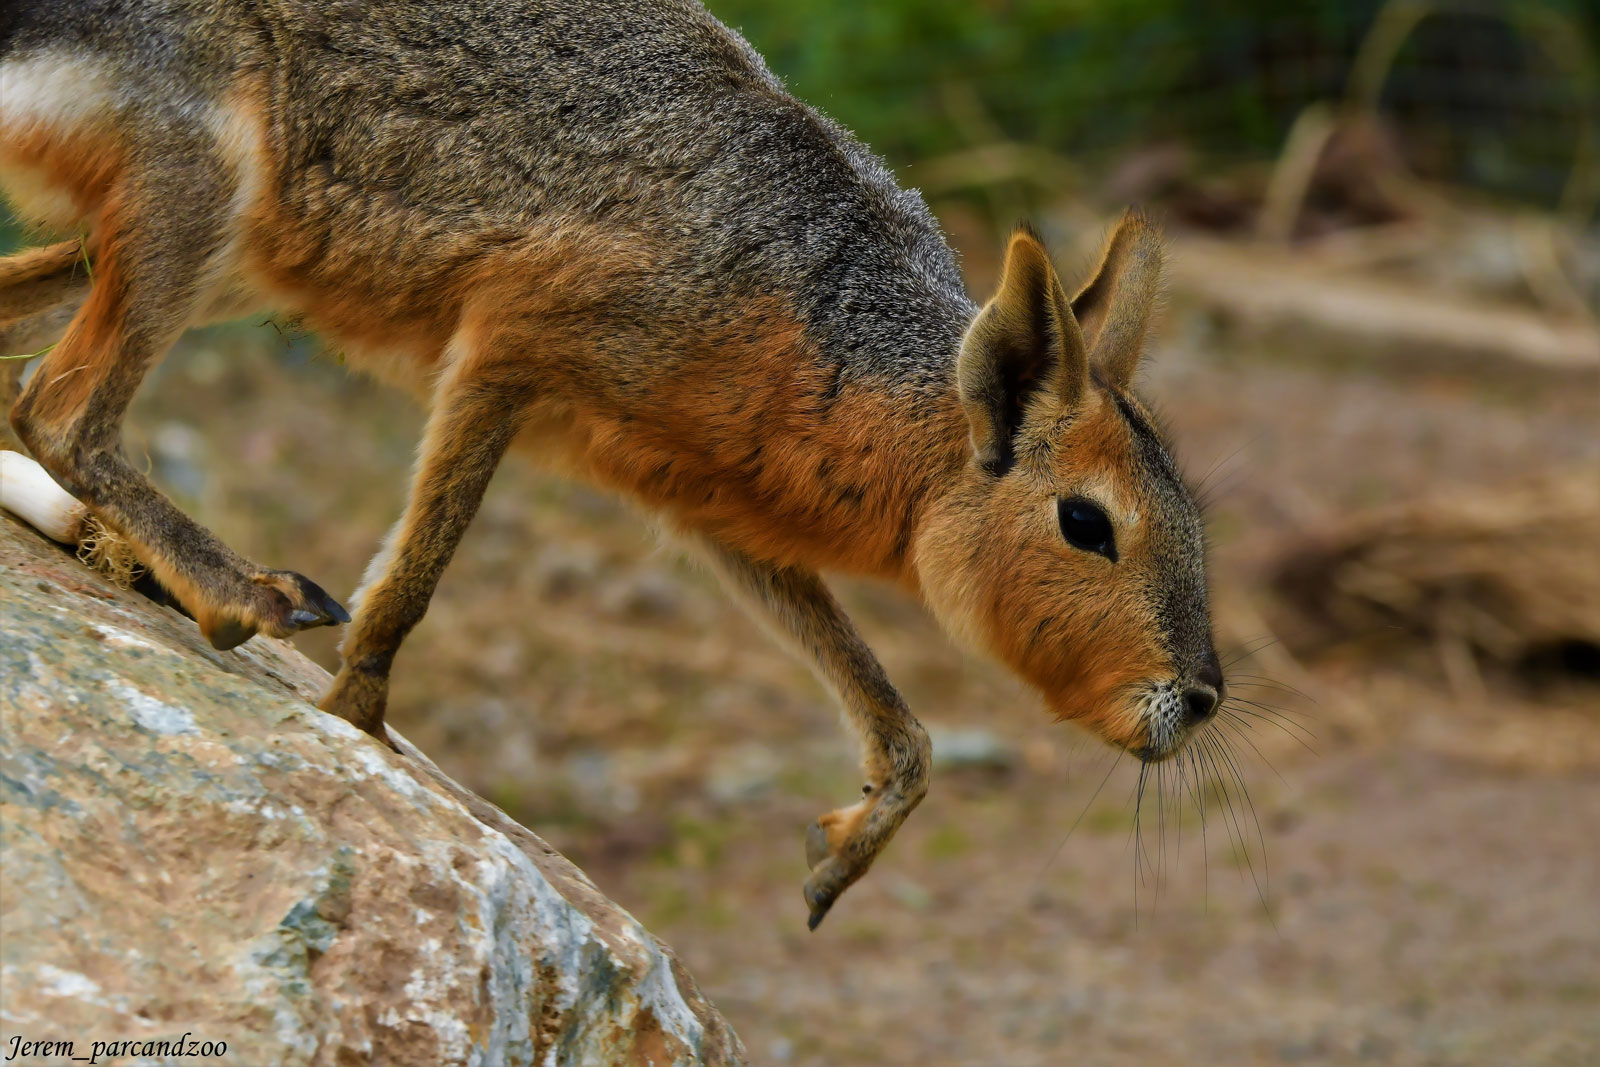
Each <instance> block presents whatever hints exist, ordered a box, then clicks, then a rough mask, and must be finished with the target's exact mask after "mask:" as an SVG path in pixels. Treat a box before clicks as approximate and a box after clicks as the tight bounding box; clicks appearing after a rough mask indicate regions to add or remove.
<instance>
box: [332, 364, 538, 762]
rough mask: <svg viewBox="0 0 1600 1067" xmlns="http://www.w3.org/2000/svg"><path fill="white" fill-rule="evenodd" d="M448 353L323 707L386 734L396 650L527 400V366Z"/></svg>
mask: <svg viewBox="0 0 1600 1067" xmlns="http://www.w3.org/2000/svg"><path fill="white" fill-rule="evenodd" d="M452 347H455V346H452ZM453 354H454V355H455V360H454V362H453V363H452V364H451V367H450V369H449V370H448V371H447V372H446V374H445V376H444V378H443V380H442V381H441V382H440V383H439V386H438V388H437V389H436V391H435V393H434V401H433V408H432V411H431V412H430V413H429V415H428V424H427V428H426V430H425V431H424V433H423V437H422V446H421V448H420V451H419V453H418V458H417V469H416V474H415V475H414V476H413V478H412V481H411V496H410V498H409V500H408V501H407V502H406V511H405V515H404V516H402V518H401V520H400V522H399V524H398V525H396V526H395V528H394V529H393V530H392V531H390V533H389V535H388V537H387V538H385V541H384V546H383V548H382V549H381V550H380V551H379V554H378V556H377V558H376V559H374V561H373V566H371V567H369V568H368V574H367V581H366V584H365V585H364V587H363V588H362V590H361V592H360V594H359V595H358V603H357V604H356V617H355V622H354V623H352V624H351V626H350V628H349V630H348V632H346V634H345V638H344V641H343V643H342V644H341V645H340V647H339V655H340V659H341V664H340V667H339V675H338V677H337V678H335V679H334V681H333V685H332V687H331V688H330V689H329V690H328V694H327V696H325V697H323V699H322V703H321V707H322V709H323V710H324V711H331V712H333V713H334V714H336V715H339V716H341V717H342V718H345V719H348V720H349V721H350V722H352V723H354V724H355V725H356V726H359V727H360V728H361V729H363V730H365V731H367V732H368V733H370V734H372V735H373V736H375V737H378V738H382V739H384V740H387V735H386V734H385V733H384V730H383V716H384V710H385V708H386V706H387V703H388V695H389V668H390V666H391V665H392V664H393V663H394V656H395V653H396V652H397V651H398V650H399V648H400V643H401V642H402V641H403V640H405V636H406V634H408V633H410V632H411V628H412V627H414V626H415V625H416V624H417V623H418V622H419V621H421V619H422V616H423V613H424V612H426V611H427V609H428V601H429V599H430V598H432V596H433V591H434V589H435V588H436V587H437V586H438V584H439V577H440V575H442V574H443V573H444V568H445V565H446V564H447V563H449V562H450V557H451V556H452V555H454V554H455V550H456V545H458V544H459V543H460V542H461V535H462V534H463V533H465V532H466V529H467V524H468V523H470V522H471V521H472V517H473V515H475V514H476V513H477V510H478V505H479V503H481V502H482V500H483V493H484V490H485V489H487V488H488V486H489V479H490V477H491V476H492V475H493V474H494V471H495V468H496V467H497V466H499V464H500V460H501V458H502V457H503V456H504V455H505V452H506V449H507V448H508V447H509V446H510V444H511V440H512V438H514V437H515V436H516V434H517V431H518V429H519V428H520V427H521V425H522V422H523V420H524V417H525V415H526V412H527V409H528V404H529V402H530V400H531V398H532V391H531V387H530V382H529V381H528V377H527V371H526V369H525V367H524V368H519V367H518V366H517V365H516V364H515V363H508V364H498V363H496V362H495V359H494V354H493V353H491V352H482V353H480V352H474V351H457V352H455V353H453Z"/></svg>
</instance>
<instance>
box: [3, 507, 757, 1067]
mask: <svg viewBox="0 0 1600 1067" xmlns="http://www.w3.org/2000/svg"><path fill="white" fill-rule="evenodd" d="M327 680H328V678H327V675H326V673H325V672H323V671H322V670H321V669H320V668H318V667H317V666H315V665H314V664H312V663H311V662H310V661H309V660H306V659H305V658H304V657H303V656H300V655H299V654H298V653H297V652H295V651H294V649H293V647H292V646H290V645H288V644H287V643H285V642H281V641H274V640H269V639H263V638H256V639H255V640H252V641H250V642H248V643H247V644H245V645H243V646H241V647H240V648H238V649H236V650H234V651H231V652H217V651H215V650H213V649H211V648H209V647H208V646H207V645H206V644H205V643H204V641H203V640H202V639H201V638H200V636H199V634H198V632H197V631H196V630H195V628H194V626H193V624H192V623H190V622H189V621H188V620H187V619H184V618H183V617H181V616H179V615H178V614H176V613H175V612H173V611H171V610H169V609H166V608H161V607H158V606H157V605H155V604H154V603H152V602H150V601H149V600H147V599H145V598H143V597H142V596H140V595H139V594H138V593H136V592H129V591H126V590H122V589H118V588H116V587H115V586H114V585H112V584H110V583H109V582H107V581H105V580H104V579H102V578H100V577H99V576H97V575H95V574H94V573H92V572H91V571H89V570H87V569H86V568H84V567H83V566H82V565H81V564H79V563H78V562H77V561H76V560H75V559H74V558H73V557H72V556H71V555H69V554H68V553H66V552H65V551H64V550H62V549H60V548H59V547H58V546H56V545H53V544H51V543H50V542H48V541H46V540H44V539H43V538H41V537H39V536H37V535H36V534H34V533H33V532H32V531H31V530H28V529H27V528H25V527H23V526H21V525H20V524H18V523H16V522H15V521H13V520H12V519H10V518H9V517H5V516H0V731H3V743H0V990H3V996H0V1038H3V1039H4V1041H5V1042H7V1045H8V1047H9V1043H10V1042H11V1040H12V1038H13V1037H14V1036H20V1037H21V1038H22V1039H23V1040H25V1041H34V1040H45V1039H49V1040H73V1041H74V1042H75V1043H76V1045H77V1046H78V1048H77V1052H78V1053H79V1054H87V1053H88V1051H89V1048H90V1046H91V1044H92V1043H93V1042H94V1041H97V1040H100V1041H110V1040H130V1039H131V1040H134V1041H135V1042H139V1041H144V1040H151V1041H159V1040H163V1039H173V1038H177V1037H178V1036H179V1035H180V1034H183V1033H185V1032H187V1033H188V1034H189V1035H190V1038H191V1039H195V1040H208V1041H211V1042H222V1041H225V1042H227V1046H228V1050H229V1054H228V1056H227V1057H226V1058H225V1059H223V1060H221V1061H220V1062H232V1063H240V1064H251V1065H253V1067H254V1065H269V1064H360V1063H381V1064H394V1065H406V1064H419V1065H421V1064H426V1065H428V1067H435V1065H443V1064H475V1065H484V1067H499V1065H502V1064H504V1065H520V1064H584V1065H587V1064H613V1063H615V1064H651V1065H666V1064H702V1063H704V1064H736V1063H742V1062H744V1050H743V1048H742V1046H741V1045H740V1043H739V1039H738V1038H737V1036H735V1035H734V1033H733V1031H732V1030H731V1029H730V1028H729V1027H728V1025H727V1024H726V1023H725V1022H724V1021H723V1019H722V1018H721V1016H720V1015H718V1014H717V1012H716V1009H715V1008H714V1007H713V1006H712V1005H711V1004H710V1003H709V1002H708V1001H707V1000H706V999H705V998H704V997H703V996H702V995H701V994H700V992H699V990H698V988H697V987H696V986H695V984H694V981H693V979H691V978H690V977H689V976H688V974H687V973H686V972H685V971H684V969H683V968H682V966H681V965H680V964H679V963H678V961H677V960H676V958H675V957H674V956H673V954H672V952H671V950H670V949H668V948H667V947H666V946H664V945H662V944H661V943H660V942H658V941H657V940H656V939H655V938H654V937H652V936H651V935H650V934H649V933H648V932H647V931H646V930H645V929H644V928H643V927H641V926H640V925H639V924H638V922H636V921H635V920H634V919H633V917H632V916H630V915H629V914H628V913H627V912H625V911H623V910H622V909H621V908H620V907H618V906H617V905H615V904H614V903H612V902H611V901H609V900H607V899H606V898H605V896H604V895H603V894H601V893H600V892H599V890H598V889H596V887H595V886H594V884H593V883H592V882H590V881H589V880H588V878H586V877H585V876H584V875H583V873H582V872H581V871H579V870H578V869H577V868H576V867H574V866H573V865H572V864H571V863H569V862H568V861H567V860H566V859H564V858H563V857H562V856H560V855H559V854H558V853H556V852H555V851H554V850H553V849H551V848H550V847H549V846H548V845H546V844H545V843H544V842H543V841H541V840H540V839H539V838H538V837H537V836H535V835H534V834H533V833H531V832H530V831H528V830H526V829H525V828H523V827H521V826H519V825H517V824H516V823H514V822H513V821H512V820H511V819H510V818H508V817H507V816H506V815H505V814H504V813H503V812H501V811H499V810H498V809H496V808H494V807H492V806H491V805H489V804H488V803H486V802H485V801H483V800H482V799H480V798H478V797H476V796H474V795H473V794H471V793H470V792H468V791H467V790H465V789H464V788H462V787H461V786H459V785H457V784H456V783H454V782H452V781H451V780H450V779H448V778H447V777H446V776H445V775H444V774H442V773H441V772H440V771H439V769H438V768H437V767H435V766H434V765H433V764H432V763H431V762H429V761H428V760H427V759H426V757H424V756H422V755H421V754H420V753H419V752H417V751H416V750H415V749H414V748H412V747H411V746H409V745H408V744H406V743H405V742H404V741H403V740H401V742H400V743H401V747H402V749H403V750H404V751H403V754H395V753H394V752H391V751H390V750H389V749H387V748H386V747H384V746H383V745H381V744H379V743H377V742H375V741H373V740H372V739H371V738H369V737H367V736H366V735H364V734H362V733H360V732H359V731H357V730H355V729H353V728H352V727H350V726H349V725H348V724H346V723H345V722H343V721H342V720H340V719H337V718H334V717H332V716H329V715H326V714H324V713H322V712H320V711H318V710H317V709H316V708H315V707H314V706H312V703H311V702H312V701H313V700H315V698H316V696H317V695H318V694H319V692H320V691H321V690H322V688H323V687H324V686H325V685H326V684H327ZM150 1062H154V1061H150Z"/></svg>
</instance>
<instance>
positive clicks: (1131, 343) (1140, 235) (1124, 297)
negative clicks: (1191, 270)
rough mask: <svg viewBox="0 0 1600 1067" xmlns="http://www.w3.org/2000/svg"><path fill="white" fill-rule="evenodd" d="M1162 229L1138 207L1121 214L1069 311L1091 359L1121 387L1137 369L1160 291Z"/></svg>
mask: <svg viewBox="0 0 1600 1067" xmlns="http://www.w3.org/2000/svg"><path fill="white" fill-rule="evenodd" d="M1161 260H1162V249H1161V231H1160V229H1159V228H1157V226H1156V224H1155V223H1154V222H1151V221H1150V219H1149V217H1147V216H1146V215H1144V214H1143V213H1141V212H1138V211H1130V212H1128V213H1127V214H1126V215H1124V216H1122V219H1121V221H1119V222H1118V223H1117V226H1116V229H1115V230H1113V231H1112V233H1111V239H1110V240H1108V241H1107V242H1106V247H1105V251H1104V252H1103V253H1102V254H1101V256H1100V265H1099V266H1098V267H1097V268H1095V272H1094V274H1093V275H1092V276H1091V277H1090V278H1089V280H1088V282H1086V283H1085V284H1084V286H1083V288H1082V289H1080V290H1078V295H1077V296H1075V297H1073V298H1072V313H1073V315H1074V316H1075V317H1076V318H1077V320H1078V324H1079V325H1080V326H1081V327H1082V328H1083V336H1084V338H1085V339H1086V340H1087V342H1088V345H1089V353H1090V361H1091V362H1092V363H1094V364H1095V365H1096V366H1098V367H1099V368H1100V370H1101V371H1102V372H1103V373H1104V374H1105V376H1106V377H1107V378H1108V379H1110V381H1111V383H1112V384H1113V385H1116V386H1117V387H1118V388H1122V389H1126V388H1127V387H1128V384H1129V383H1130V382H1132V381H1133V375H1134V372H1135V371H1137V370H1138V369H1139V358H1140V356H1141V355H1143V353H1144V335H1145V330H1146V329H1147V328H1148V327H1149V325H1150V316H1151V313H1152V312H1153V311H1154V310H1155V305H1156V302H1157V301H1158V300H1159V299H1160V295H1161Z"/></svg>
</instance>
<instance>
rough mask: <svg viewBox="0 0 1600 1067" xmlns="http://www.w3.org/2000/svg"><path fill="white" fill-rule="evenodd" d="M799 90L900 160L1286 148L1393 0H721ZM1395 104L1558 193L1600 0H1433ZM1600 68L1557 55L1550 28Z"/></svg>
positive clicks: (1458, 159) (1450, 170)
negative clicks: (1001, 148)
mask: <svg viewBox="0 0 1600 1067" xmlns="http://www.w3.org/2000/svg"><path fill="white" fill-rule="evenodd" d="M709 6H710V7H711V9H712V10H713V11H714V12H715V13H716V14H717V15H718V17H720V18H722V19H723V20H724V21H725V22H727V23H728V24H729V25H731V26H733V27H735V28H737V29H738V30H739V31H740V32H742V33H743V34H744V35H745V36H746V37H748V38H749V40H750V41H751V43H752V44H754V45H755V47H756V49H757V50H758V51H760V52H761V53H762V54H763V55H764V56H765V57H766V59H767V62H768V64H769V65H770V66H771V67H772V69H773V70H774V72H776V73H777V74H778V75H779V76H781V77H783V78H784V79H785V80H786V81H787V83H788V85H789V87H790V89H791V90H792V91H794V92H795V94H796V95H798V96H799V97H800V98H801V99H804V100H806V101H808V102H810V103H812V104H814V105H816V106H817V107H819V108H821V109H822V110H824V111H826V112H827V113H829V114H830V115H832V116H833V117H834V118H836V119H838V120H839V121H840V122H842V123H844V124H845V125H846V126H848V127H850V128H851V129H853V130H854V131H856V133H857V134H859V135H860V136H861V138H862V139H863V140H864V141H866V142H867V143H868V144H870V145H872V146H873V147H874V148H876V149H877V150H878V151H880V152H882V153H884V154H885V155H886V156H887V157H888V158H889V159H890V160H891V161H892V162H895V163H897V164H898V163H905V162H909V161H913V160H919V159H925V158H928V157H930V156H934V155H938V154H940V153H944V152H949V151H952V150H955V149H959V148H961V147H963V146H965V145H969V144H973V143H980V142H984V141H992V140H995V139H1000V138H1005V139H1010V140H1016V141H1021V142H1027V143H1030V144H1036V145H1042V146H1044V147H1047V148H1051V149H1055V150H1057V151H1060V152H1063V153H1065V154H1067V155H1068V156H1070V157H1071V158H1074V159H1078V160H1088V161H1093V160H1094V159H1095V158H1097V157H1104V156H1108V155H1111V154H1114V153H1116V152H1118V151H1121V150H1123V149H1126V148H1127V147H1129V146H1131V145H1136V144H1140V143H1148V142H1151V141H1158V140H1178V141H1182V142H1184V143H1186V144H1187V145H1189V146H1190V147H1191V148H1194V149H1196V150H1197V151H1199V152H1200V153H1202V154H1203V155H1205V156H1208V157H1211V158H1213V159H1221V160H1233V159H1238V158H1241V157H1243V158H1257V157H1262V156H1267V155H1271V154H1273V153H1275V152H1276V151H1277V150H1278V149H1279V148H1280V147H1281V146H1282V143H1283V139H1284V136H1285V134H1286V132H1287V130H1288V128H1289V126H1290V124H1291V123H1292V122H1293V121H1294V119H1295V117H1296V116H1297V115H1298V114H1299V113H1300V112H1301V111H1302V110H1303V109H1304V108H1305V107H1306V106H1308V105H1309V104H1311V103H1314V102H1316V101H1319V100H1329V99H1337V98H1339V97H1341V96H1342V95H1343V93H1344V90H1345V84H1346V81H1347V79H1348V77H1349V72H1350V69H1351V65H1352V63H1353V61H1354V59H1355V56H1356V54H1357V52H1358V50H1359V49H1360V47H1361V45H1362V42H1363V41H1364V40H1365V39H1366V37H1367V34H1368V31H1369V30H1370V28H1371V27H1372V25H1373V23H1374V20H1375V19H1376V18H1377V17H1378V15H1379V13H1380V11H1381V10H1383V9H1384V8H1385V7H1386V6H1387V7H1391V8H1392V7H1394V6H1396V5H1395V4H1387V5H1386V4H1385V3H1384V0H1301V2H1298V3H1293V4H1286V3H1282V2H1281V0H1223V2H1211V3H1207V2H1199V0H986V2H971V0H956V2H937V0H872V2H870V3H864V2H862V0H789V2H787V3H783V4H772V3H770V2H768V0H709ZM1413 6H1416V7H1419V8H1422V9H1425V10H1426V11H1428V12H1429V14H1428V15H1427V17H1424V18H1423V19H1422V21H1421V22H1420V23H1419V24H1418V25H1417V27H1416V29H1415V31H1414V32H1412V33H1410V34H1408V36H1407V37H1406V39H1405V41H1404V43H1403V44H1402V46H1401V48H1400V50H1399V53H1398V54H1397V55H1396V56H1395V58H1394V62H1393V65H1392V67H1391V69H1390V70H1389V73H1388V77H1387V79H1386V81H1385V89H1384V94H1383V99H1382V102H1383V106H1384V110H1385V111H1386V113H1389V114H1390V115H1391V117H1394V118H1396V119H1398V120H1400V121H1401V123H1402V124H1403V125H1404V126H1405V127H1407V130H1406V132H1408V133H1411V132H1413V131H1415V132H1416V133H1417V135H1418V136H1421V137H1426V138H1431V139H1433V140H1435V141H1436V140H1438V139H1439V138H1441V137H1443V138H1445V139H1446V140H1447V141H1449V142H1451V143H1447V144H1445V145H1444V147H1443V148H1439V147H1437V146H1434V145H1430V149H1431V151H1432V159H1433V160H1434V163H1433V165H1434V167H1435V169H1436V170H1437V171H1438V172H1439V173H1436V174H1433V175H1431V176H1433V177H1438V178H1442V179H1446V180H1455V181H1462V182H1466V183H1469V184H1476V185H1482V186H1486V187H1488V188H1491V189H1494V190H1495V191H1499V192H1502V193H1508V194H1511V195H1514V196H1518V197H1520V198H1523V199H1528V200H1533V201H1543V202H1549V201H1553V200H1554V198H1555V197H1556V196H1557V195H1559V192H1560V190H1561V187H1562V185H1563V183H1564V182H1565V180H1566V178H1567V175H1568V172H1569V170H1570V169H1571V166H1572V164H1573V153H1574V144H1575V142H1576V140H1577V137H1578V124H1579V123H1580V122H1583V121H1584V120H1585V118H1586V117H1587V118H1589V119H1592V118H1593V116H1594V113H1595V112H1594V106H1595V102H1594V94H1595V91H1596V89H1595V84H1596V83H1595V77H1594V71H1593V63H1594V54H1595V44H1594V42H1595V37H1596V32H1597V29H1600V6H1597V5H1596V4H1595V2H1594V0H1505V2H1502V3H1496V2H1493V0H1483V2H1472V0H1454V2H1448V3H1445V2H1420V3H1417V4H1414V5H1413ZM1552 26H1553V27H1555V30H1554V34H1553V36H1558V37H1560V38H1561V39H1562V40H1560V41H1557V42H1555V47H1557V48H1566V49H1567V50H1568V51H1570V52H1571V53H1572V54H1573V55H1575V56H1577V57H1579V58H1578V59H1577V60H1576V64H1577V66H1579V67H1580V68H1586V69H1587V78H1584V77H1582V76H1574V74H1573V72H1572V71H1571V70H1570V69H1564V68H1563V66H1562V65H1561V64H1560V63H1558V62H1557V61H1556V60H1555V58H1554V57H1553V56H1552V55H1551V54H1550V49H1551V45H1552V42H1551V39H1550V38H1551V36H1552V33H1551V32H1550V30H1549V28H1550V27H1552Z"/></svg>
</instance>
